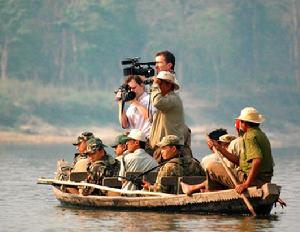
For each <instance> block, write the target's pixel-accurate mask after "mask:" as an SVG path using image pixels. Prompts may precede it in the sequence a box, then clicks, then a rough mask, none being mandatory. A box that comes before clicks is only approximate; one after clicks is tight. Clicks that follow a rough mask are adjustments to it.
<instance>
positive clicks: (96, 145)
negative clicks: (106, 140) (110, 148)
mask: <svg viewBox="0 0 300 232" xmlns="http://www.w3.org/2000/svg"><path fill="white" fill-rule="evenodd" d="M104 147H107V146H106V145H104V144H103V142H102V140H101V139H99V138H95V137H93V138H90V139H89V140H88V141H87V147H86V153H87V154H89V153H95V152H96V151H97V150H99V149H100V148H104Z"/></svg>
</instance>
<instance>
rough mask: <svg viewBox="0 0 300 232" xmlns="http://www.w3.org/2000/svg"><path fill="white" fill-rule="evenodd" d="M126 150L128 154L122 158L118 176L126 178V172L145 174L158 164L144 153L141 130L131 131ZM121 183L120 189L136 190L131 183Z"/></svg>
mask: <svg viewBox="0 0 300 232" xmlns="http://www.w3.org/2000/svg"><path fill="white" fill-rule="evenodd" d="M127 137H128V140H127V143H126V144H127V150H128V154H126V155H125V156H123V158H122V161H121V168H120V172H119V176H121V177H126V172H145V171H148V170H150V169H151V168H154V167H156V166H157V165H158V164H157V162H156V161H155V159H153V158H152V157H151V156H150V155H149V154H148V153H146V151H145V150H144V149H145V145H146V137H145V135H144V133H143V132H142V131H141V130H138V129H132V130H131V131H130V133H129V134H128V136H127ZM120 180H121V181H123V185H122V189H126V190H136V189H137V186H136V185H135V184H134V183H132V182H131V181H127V180H125V179H121V178H120Z"/></svg>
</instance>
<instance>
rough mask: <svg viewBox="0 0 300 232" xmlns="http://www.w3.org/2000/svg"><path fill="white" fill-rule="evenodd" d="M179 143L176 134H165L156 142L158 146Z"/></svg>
mask: <svg viewBox="0 0 300 232" xmlns="http://www.w3.org/2000/svg"><path fill="white" fill-rule="evenodd" d="M177 145H180V142H179V138H178V136H176V135H167V136H165V137H163V138H162V140H161V141H160V142H159V143H158V144H157V146H159V147H164V146H177Z"/></svg>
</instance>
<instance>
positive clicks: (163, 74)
mask: <svg viewBox="0 0 300 232" xmlns="http://www.w3.org/2000/svg"><path fill="white" fill-rule="evenodd" d="M156 78H158V79H161V80H165V81H167V82H170V83H172V84H173V85H174V89H175V90H178V89H179V88H180V86H179V84H178V81H177V79H176V75H175V73H171V72H169V71H160V72H159V73H158V74H157V76H156Z"/></svg>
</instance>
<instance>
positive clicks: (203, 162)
mask: <svg viewBox="0 0 300 232" xmlns="http://www.w3.org/2000/svg"><path fill="white" fill-rule="evenodd" d="M226 134H227V130H226V129H223V128H219V129H216V130H213V131H211V132H210V133H209V134H208V138H210V139H213V140H216V141H219V138H220V137H221V136H222V135H226ZM207 145H208V144H207ZM208 148H209V149H210V150H211V151H212V153H211V154H209V155H206V156H204V157H203V158H202V160H201V166H202V168H203V169H204V170H205V171H206V168H207V165H208V164H209V163H211V162H221V161H220V159H219V157H218V156H217V155H216V154H215V153H214V152H213V150H212V147H211V146H209V145H208Z"/></svg>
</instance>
